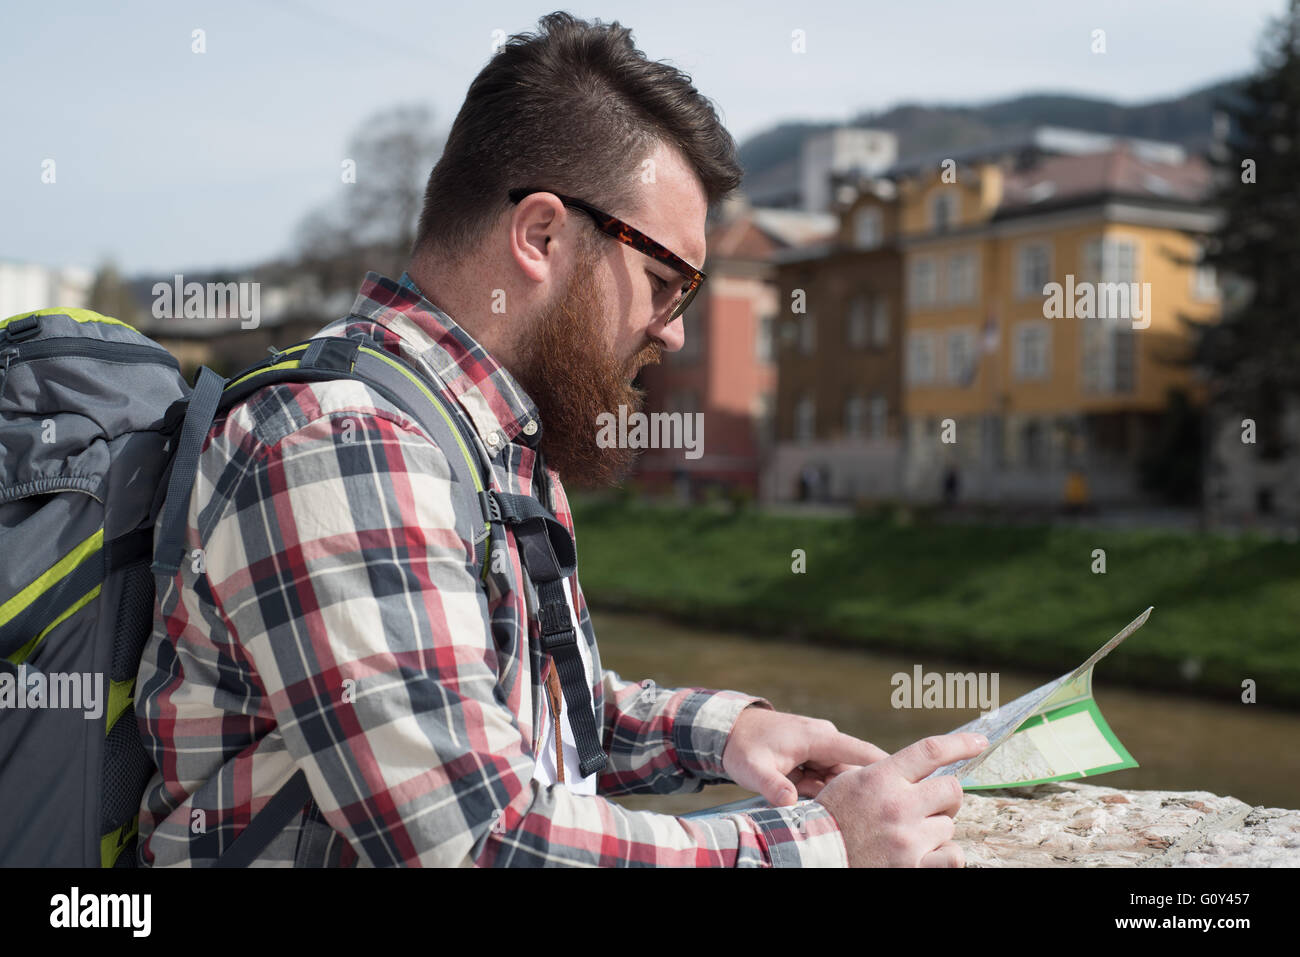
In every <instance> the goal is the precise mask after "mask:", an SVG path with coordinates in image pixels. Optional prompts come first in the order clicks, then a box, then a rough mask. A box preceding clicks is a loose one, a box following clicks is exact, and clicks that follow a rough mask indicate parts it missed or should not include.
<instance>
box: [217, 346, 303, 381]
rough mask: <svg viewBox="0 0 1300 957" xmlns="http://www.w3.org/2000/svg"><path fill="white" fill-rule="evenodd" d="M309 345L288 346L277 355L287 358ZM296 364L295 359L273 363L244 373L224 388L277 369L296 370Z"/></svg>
mask: <svg viewBox="0 0 1300 957" xmlns="http://www.w3.org/2000/svg"><path fill="white" fill-rule="evenodd" d="M310 344H311V343H304V344H302V345H300V346H290V347H289V348H288V349H285V350H284V351H283V352H281V353H279V354H280V355H282V356H287V355H289V354H290V353H294V352H302V351H303V350H305V349H306V348H307V346H309V345H310ZM298 362H299V360H297V359H290V360H288V361H287V362H277V363H275V364H274V365H269V366H265V367H264V368H261V369H256V370H254V371H253V372H248V373H245V374H244V375H241V376H240V377H239V378H238V379H234V380H232V381H230V382H227V383H226V388H227V389H233V388H234V387H235V386H237V385H239V383H241V382H247V381H248V380H249V379H251V378H253V376H255V375H261V374H262V373H263V372H275V371H277V370H279V369H296V368H298Z"/></svg>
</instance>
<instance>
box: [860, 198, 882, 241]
mask: <svg viewBox="0 0 1300 957" xmlns="http://www.w3.org/2000/svg"><path fill="white" fill-rule="evenodd" d="M883 240H884V228H883V223H882V219H881V215H880V208H879V207H877V206H866V207H864V208H862V209H859V210H858V211H857V213H855V214H854V216H853V245H854V246H856V247H857V248H858V249H875V248H876V247H877V246H879V245H880V244H881V242H882V241H883Z"/></svg>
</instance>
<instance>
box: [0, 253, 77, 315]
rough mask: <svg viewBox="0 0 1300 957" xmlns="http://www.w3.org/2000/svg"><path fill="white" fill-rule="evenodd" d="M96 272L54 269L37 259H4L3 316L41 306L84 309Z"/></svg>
mask: <svg viewBox="0 0 1300 957" xmlns="http://www.w3.org/2000/svg"><path fill="white" fill-rule="evenodd" d="M94 281H95V275H94V273H93V272H91V271H90V270H89V269H83V268H81V267H77V266H69V267H66V268H63V269H51V268H50V267H48V266H41V265H38V264H36V263H19V262H12V261H8V260H0V319H7V318H8V317H9V316H16V315H18V314H19V313H23V312H34V311H35V310H37V309H49V308H53V307H61V308H65V309H84V308H86V303H87V302H88V301H89V298H90V288H91V285H92V284H93V283H94Z"/></svg>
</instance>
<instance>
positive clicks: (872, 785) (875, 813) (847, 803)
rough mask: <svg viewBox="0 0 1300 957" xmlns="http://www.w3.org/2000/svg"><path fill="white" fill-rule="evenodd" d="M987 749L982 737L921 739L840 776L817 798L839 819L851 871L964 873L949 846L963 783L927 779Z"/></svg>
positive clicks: (962, 857) (960, 859) (959, 856)
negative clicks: (954, 869) (915, 869)
mask: <svg viewBox="0 0 1300 957" xmlns="http://www.w3.org/2000/svg"><path fill="white" fill-rule="evenodd" d="M986 747H988V742H987V741H986V740H985V739H984V738H983V737H982V736H980V735H977V734H969V733H962V734H943V735H937V736H935V737H931V738H922V739H921V740H920V741H917V742H916V743H915V744H910V745H908V746H907V747H905V748H903V750H901V751H899V752H898V753H897V754H892V755H890V756H889V757H888V758H886V759H885V760H883V761H877V762H876V763H875V764H873V765H871V767H869V768H855V769H853V770H850V771H849V772H847V773H845V774H841V775H840V776H839V777H837V778H836V779H835V780H834V781H833V782H832V783H831V784H830V785H828V786H827V787H826V788H824V789H823V790H822V791H821V793H820V794H818V795H817V801H818V803H820V804H821V805H823V806H824V807H825V808H826V809H827V810H828V811H830V812H831V814H832V815H834V817H835V821H836V823H837V824H839V826H840V834H841V835H842V836H843V838H844V849H845V850H846V851H847V852H848V856H849V866H850V867H918V866H920V867H964V866H965V864H966V858H965V855H964V854H963V853H962V850H961V848H960V847H958V846H957V845H956V844H954V843H953V841H952V835H953V831H954V825H953V818H954V817H955V816H956V814H957V812H958V811H960V810H961V801H962V790H961V783H960V782H959V781H958V780H957V778H956V776H955V775H951V774H947V775H944V776H942V777H937V778H934V779H932V780H929V781H924V780H922V778H924V777H925V776H926V775H928V774H930V773H931V772H932V771H934V770H935V769H937V768H941V767H943V766H944V765H945V764H951V763H952V762H953V761H960V760H962V759H963V758H973V757H975V755H977V754H979V753H980V752H981V751H983V750H984V749H985V748H986Z"/></svg>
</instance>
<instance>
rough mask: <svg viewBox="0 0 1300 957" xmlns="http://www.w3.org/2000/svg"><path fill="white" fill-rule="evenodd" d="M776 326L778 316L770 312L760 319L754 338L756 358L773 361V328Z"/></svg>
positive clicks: (762, 360)
mask: <svg viewBox="0 0 1300 957" xmlns="http://www.w3.org/2000/svg"><path fill="white" fill-rule="evenodd" d="M775 328H776V316H774V315H771V314H768V315H766V316H763V317H762V318H760V319H759V320H758V329H757V336H756V338H755V340H754V358H756V359H757V360H758V361H759V362H771V361H772V330H773V329H775Z"/></svg>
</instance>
